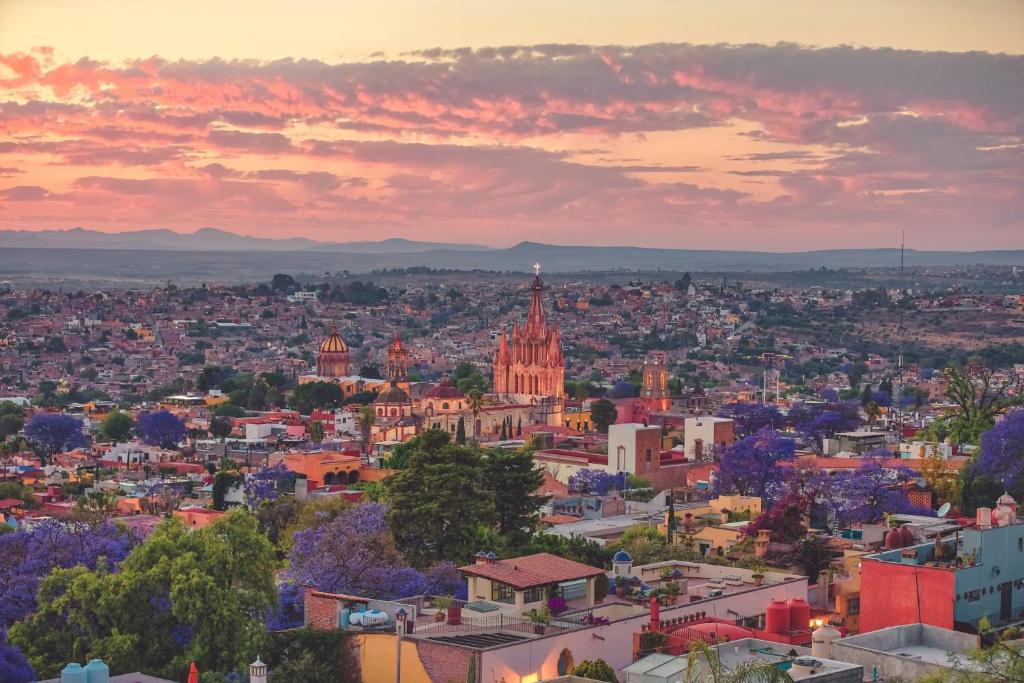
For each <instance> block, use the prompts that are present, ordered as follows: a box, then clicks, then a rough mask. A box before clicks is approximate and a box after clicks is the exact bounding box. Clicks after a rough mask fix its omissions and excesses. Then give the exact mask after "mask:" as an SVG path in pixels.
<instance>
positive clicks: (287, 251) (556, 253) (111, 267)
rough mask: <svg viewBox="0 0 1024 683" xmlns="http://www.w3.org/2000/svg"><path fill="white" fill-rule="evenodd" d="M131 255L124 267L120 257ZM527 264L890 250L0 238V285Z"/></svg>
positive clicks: (864, 254) (767, 259) (769, 258)
mask: <svg viewBox="0 0 1024 683" xmlns="http://www.w3.org/2000/svg"><path fill="white" fill-rule="evenodd" d="M129 250H130V251H132V254H131V256H130V257H128V256H127V255H126V254H125V253H124V252H125V251H129ZM534 262H540V263H541V264H542V265H543V266H544V270H545V271H546V272H549V273H551V272H561V273H570V272H583V271H598V270H600V271H607V270H646V271H650V270H668V271H672V272H680V271H704V272H709V271H710V272H725V271H731V272H744V271H747V272H778V271H806V270H809V269H819V268H822V267H825V268H829V269H837V268H862V267H867V268H879V267H889V268H895V267H898V266H899V262H900V252H899V249H828V250H819V251H800V252H758V251H726V250H706V249H649V248H641V247H593V246H564V245H553V244H541V243H537V242H520V243H519V244H516V245H515V246H512V247H508V248H501V249H497V248H490V247H485V246H481V245H475V244H450V243H441V242H419V241H414V240H405V239H388V240H382V241H379V242H317V241H315V240H310V239H304V238H286V239H267V238H261V237H248V236H244V235H236V234H234V233H230V232H226V231H223V230H217V229H214V228H204V229H202V230H198V231H196V232H194V233H188V234H183V233H177V232H173V231H171V230H139V231H134V232H123V233H113V234H112V233H101V232H97V231H93V230H86V229H83V228H74V229H71V230H45V231H39V232H31V231H0V277H4V276H8V277H9V276H19V275H27V274H29V273H34V274H40V273H44V274H52V276H53V277H58V275H59V276H60V277H74V276H80V277H83V278H87V279H91V278H94V277H95V276H96V275H98V274H103V275H109V276H111V277H123V278H129V279H131V278H143V279H150V278H161V279H174V278H182V279H184V280H195V279H197V278H201V279H208V280H212V281H253V280H255V279H258V278H257V276H256V273H267V272H269V273H275V272H285V273H322V272H324V271H340V270H348V271H350V272H353V273H363V272H367V271H370V270H374V269H379V268H403V267H411V266H425V267H429V268H452V269H458V270H472V269H480V270H496V271H521V272H524V273H528V272H529V271H530V268H531V266H532V265H533V263H534ZM906 264H907V265H908V266H956V265H978V264H989V265H1000V266H1011V265H1020V266H1024V250H1015V251H1011V250H1005V251H999V250H992V251H917V250H913V249H908V250H907V251H906Z"/></svg>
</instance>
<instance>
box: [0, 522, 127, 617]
mask: <svg viewBox="0 0 1024 683" xmlns="http://www.w3.org/2000/svg"><path fill="white" fill-rule="evenodd" d="M138 540H139V539H137V538H136V537H135V536H134V535H132V534H130V533H127V532H124V531H120V530H119V529H117V528H116V527H115V526H114V525H113V524H101V525H98V526H92V527H90V526H80V527H65V526H63V525H61V524H58V523H57V522H44V523H42V524H40V525H39V526H36V527H33V528H32V529H30V530H27V531H26V530H21V531H15V532H13V533H8V534H3V535H0V629H5V628H8V627H9V626H10V625H11V624H13V623H14V622H16V621H19V620H21V619H23V618H24V617H26V616H28V615H29V614H31V613H32V612H34V611H35V609H36V589H37V588H38V586H39V582H40V581H42V580H43V578H45V577H46V575H47V574H49V573H50V570H52V569H54V568H56V567H63V568H68V567H74V566H76V565H85V566H86V567H88V568H89V569H93V568H95V566H96V563H97V562H98V561H99V559H100V558H104V559H105V561H106V563H107V566H108V567H110V568H116V567H117V565H118V564H120V563H121V561H122V560H123V559H124V558H125V557H127V555H128V553H129V551H130V550H131V549H132V547H134V546H135V544H136V543H137V542H138Z"/></svg>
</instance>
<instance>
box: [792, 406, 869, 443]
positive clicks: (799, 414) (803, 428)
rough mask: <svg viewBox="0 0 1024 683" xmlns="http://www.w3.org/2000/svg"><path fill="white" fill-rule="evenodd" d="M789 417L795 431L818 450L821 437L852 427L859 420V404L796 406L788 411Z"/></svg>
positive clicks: (827, 436) (856, 424) (855, 425)
mask: <svg viewBox="0 0 1024 683" xmlns="http://www.w3.org/2000/svg"><path fill="white" fill-rule="evenodd" d="M789 419H790V422H791V423H792V425H793V427H794V428H795V429H796V431H798V432H799V433H800V434H801V435H802V436H803V437H804V438H805V439H807V441H808V442H810V443H811V444H813V445H814V447H815V448H817V449H819V450H820V449H821V446H822V439H828V438H831V437H832V436H833V435H834V434H836V433H837V432H845V431H849V430H851V429H854V428H856V427H857V426H858V425H859V424H860V422H861V420H860V414H859V406H858V405H857V404H856V403H855V402H854V403H850V402H842V403H829V404H827V405H825V406H817V405H815V406H796V407H794V408H793V409H791V410H790V411H789Z"/></svg>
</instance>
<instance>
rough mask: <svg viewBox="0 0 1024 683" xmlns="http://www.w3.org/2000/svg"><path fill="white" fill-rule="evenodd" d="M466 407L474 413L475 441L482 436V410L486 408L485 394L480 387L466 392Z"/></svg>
mask: <svg viewBox="0 0 1024 683" xmlns="http://www.w3.org/2000/svg"><path fill="white" fill-rule="evenodd" d="M466 407H467V408H469V412H470V413H472V414H473V443H474V444H475V443H476V442H477V440H478V439H479V438H480V411H481V410H483V408H484V395H483V393H481V391H480V390H479V389H473V390H471V391H470V392H469V393H468V394H466Z"/></svg>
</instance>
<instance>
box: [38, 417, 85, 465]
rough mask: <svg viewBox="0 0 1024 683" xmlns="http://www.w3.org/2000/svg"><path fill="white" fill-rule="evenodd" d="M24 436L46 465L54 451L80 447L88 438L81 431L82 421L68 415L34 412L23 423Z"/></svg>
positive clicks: (59, 451) (58, 451)
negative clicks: (25, 422)
mask: <svg viewBox="0 0 1024 683" xmlns="http://www.w3.org/2000/svg"><path fill="white" fill-rule="evenodd" d="M25 437H26V438H27V439H28V441H29V443H30V444H32V448H33V449H34V450H35V452H36V453H37V454H38V455H39V458H40V460H42V462H43V464H44V465H46V464H47V463H49V462H50V459H51V458H52V457H53V455H54V454H55V453H61V452H63V451H69V450H72V449H74V448H82V447H84V446H87V445H89V440H88V439H86V438H85V435H84V434H83V433H82V423H81V422H79V421H78V420H76V419H75V418H73V417H71V416H70V415H60V414H56V413H36V414H35V415H33V416H32V419H31V420H29V421H28V424H27V425H25Z"/></svg>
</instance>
